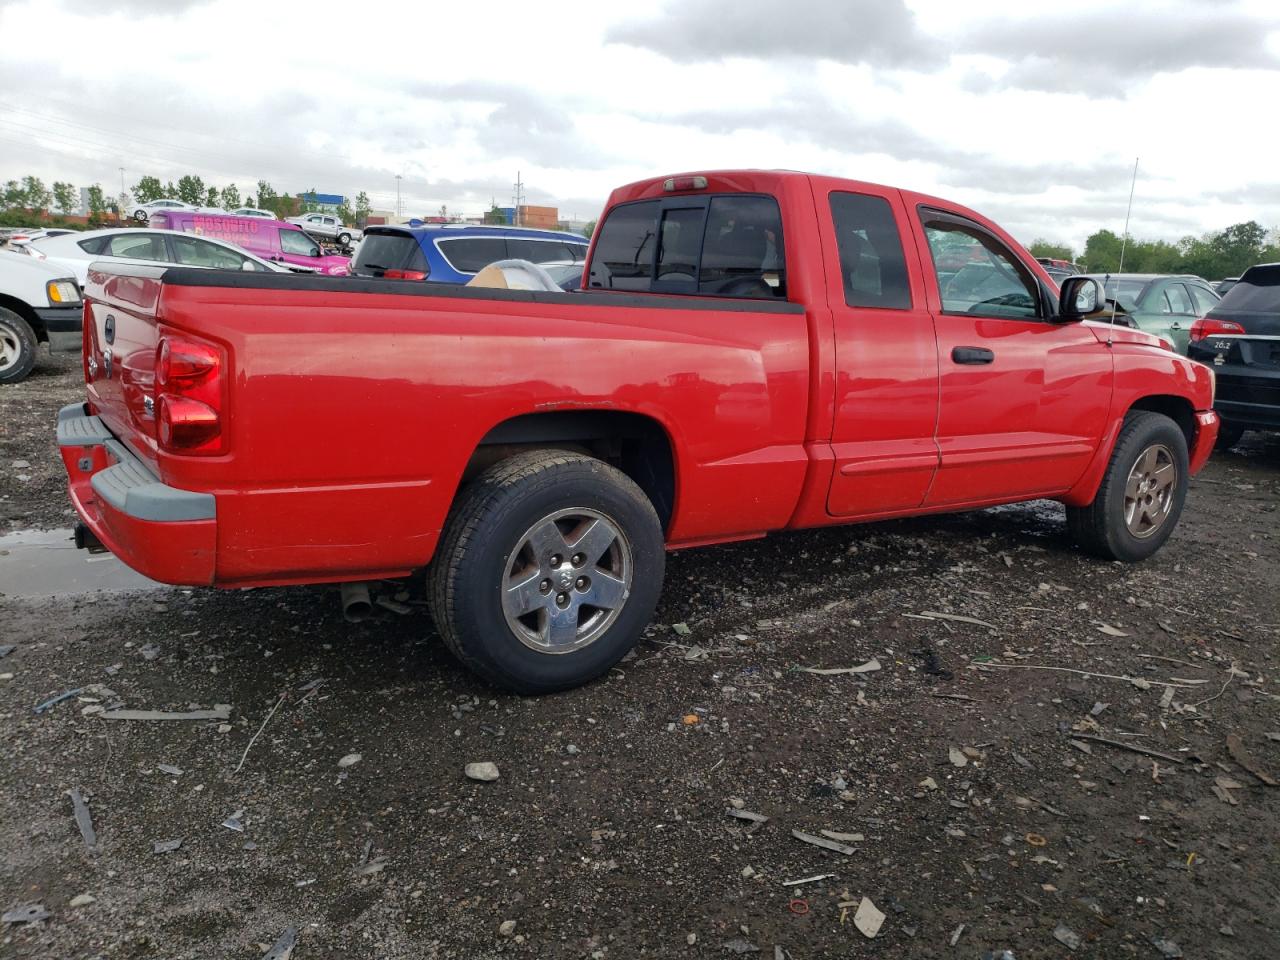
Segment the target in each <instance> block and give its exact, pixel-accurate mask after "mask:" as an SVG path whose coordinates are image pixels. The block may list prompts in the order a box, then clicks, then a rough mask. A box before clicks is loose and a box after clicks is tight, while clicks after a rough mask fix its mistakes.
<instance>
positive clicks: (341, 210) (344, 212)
mask: <svg viewBox="0 0 1280 960" xmlns="http://www.w3.org/2000/svg"><path fill="white" fill-rule="evenodd" d="M334 216H336V217H337V218H338V219H339V220H341V221H342V222H343V223H344V224H345V225H346V226H351V225H352V224H353V223H354V222H355V219H356V218H355V215H354V214H352V212H351V208H350V207H349V206H347V198H346V197H343V198H342V202H341V203H340V204H338V209H337V210H335V211H334Z"/></svg>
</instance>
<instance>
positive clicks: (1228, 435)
mask: <svg viewBox="0 0 1280 960" xmlns="http://www.w3.org/2000/svg"><path fill="white" fill-rule="evenodd" d="M1243 437H1244V427H1242V426H1239V425H1237V424H1234V423H1228V422H1227V421H1226V420H1223V421H1222V423H1220V424H1218V439H1217V442H1216V443H1214V445H1213V449H1215V450H1219V451H1221V450H1230V449H1231V448H1232V447H1234V446H1235V445H1236V444H1237V443H1239V442H1240V440H1241V438H1243Z"/></svg>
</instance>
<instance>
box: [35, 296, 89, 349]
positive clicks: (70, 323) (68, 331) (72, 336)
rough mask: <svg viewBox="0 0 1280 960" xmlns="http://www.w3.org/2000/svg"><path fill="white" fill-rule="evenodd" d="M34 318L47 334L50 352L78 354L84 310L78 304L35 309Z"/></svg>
mask: <svg viewBox="0 0 1280 960" xmlns="http://www.w3.org/2000/svg"><path fill="white" fill-rule="evenodd" d="M34 309H35V312H36V316H37V317H39V318H40V322H41V323H42V324H44V329H45V332H46V333H48V334H49V349H50V350H65V351H68V352H72V351H74V352H79V350H80V346H81V341H82V337H81V329H82V328H83V325H84V308H83V307H82V306H81V305H80V304H76V305H74V306H70V307H36V308H34Z"/></svg>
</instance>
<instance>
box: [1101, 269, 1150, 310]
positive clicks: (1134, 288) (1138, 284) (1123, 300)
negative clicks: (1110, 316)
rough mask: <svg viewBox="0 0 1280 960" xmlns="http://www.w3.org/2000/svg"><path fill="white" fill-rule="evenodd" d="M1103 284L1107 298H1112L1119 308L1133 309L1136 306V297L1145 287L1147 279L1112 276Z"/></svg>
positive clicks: (1139, 295) (1140, 294)
mask: <svg viewBox="0 0 1280 960" xmlns="http://www.w3.org/2000/svg"><path fill="white" fill-rule="evenodd" d="M1105 286H1106V291H1107V299H1108V300H1114V301H1115V302H1116V303H1118V304H1119V305H1120V309H1121V310H1133V309H1135V308H1136V307H1137V304H1138V298H1139V297H1141V296H1142V291H1143V290H1145V289H1146V288H1147V281H1145V280H1125V279H1122V278H1120V277H1112V278H1111V279H1109V280H1108V281H1107V282H1106V284H1105Z"/></svg>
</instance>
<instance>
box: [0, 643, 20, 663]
mask: <svg viewBox="0 0 1280 960" xmlns="http://www.w3.org/2000/svg"><path fill="white" fill-rule="evenodd" d="M17 649H18V645H17V644H16V643H0V660H3V659H4V658H5V657H7V656H8V655H9V654H11V653H13V651H15V650H17Z"/></svg>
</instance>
